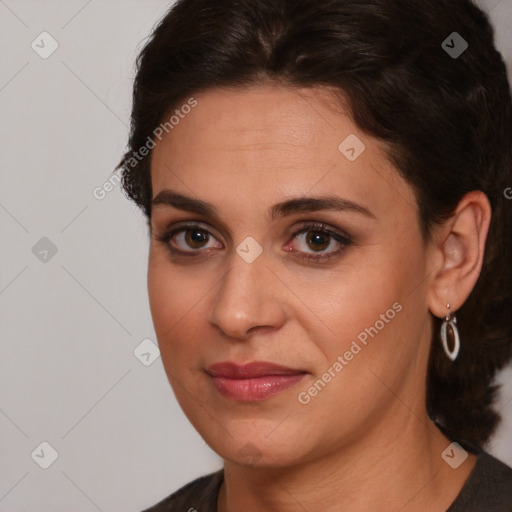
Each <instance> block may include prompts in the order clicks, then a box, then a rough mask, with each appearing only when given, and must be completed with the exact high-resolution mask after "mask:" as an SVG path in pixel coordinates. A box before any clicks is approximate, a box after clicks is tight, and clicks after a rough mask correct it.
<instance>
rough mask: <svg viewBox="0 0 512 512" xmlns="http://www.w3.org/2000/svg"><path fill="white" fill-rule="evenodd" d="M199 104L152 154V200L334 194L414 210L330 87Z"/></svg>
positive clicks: (206, 97)
mask: <svg viewBox="0 0 512 512" xmlns="http://www.w3.org/2000/svg"><path fill="white" fill-rule="evenodd" d="M194 98H195V100H196V101H197V106H195V107H194V108H193V109H191V111H190V112H189V113H188V114H186V115H183V116H182V119H180V122H179V123H178V124H177V125H176V126H175V127H174V128H173V129H172V130H171V131H169V133H167V134H164V136H163V138H162V141H161V142H157V145H156V147H155V149H154V150H153V156H152V169H151V173H152V184H153V197H154V196H155V195H157V194H158V193H159V191H161V190H162V189H165V188H172V189H173V190H178V191H180V192H182V193H184V194H186V195H191V192H192V191H193V193H194V195H196V196H198V197H209V198H211V199H212V201H214V200H215V196H216V197H217V198H218V200H219V202H224V203H225V204H226V203H229V202H233V201H235V200H236V198H237V197H239V198H245V201H246V202H247V199H248V198H250V199H251V202H252V203H258V205H259V206H261V205H262V204H263V203H268V204H270V203H271V202H272V201H273V202H277V201H278V200H279V199H282V197H283V195H286V196H299V195H302V196H304V195H308V194H313V193H314V194H325V193H330V194H331V193H333V192H334V193H336V192H339V194H340V195H343V196H350V197H349V198H350V199H353V200H357V199H359V200H362V199H364V197H368V198H370V200H371V202H372V203H373V204H374V207H376V208H381V209H383V210H385V209H386V208H389V205H390V202H393V203H395V204H396V203H397V199H400V202H402V203H403V202H404V201H405V203H406V205H404V206H407V207H408V209H409V210H410V209H411V207H413V205H414V203H415V201H414V195H413V193H412V190H411V188H410V187H409V186H408V184H406V183H405V182H404V181H403V180H402V179H401V177H400V176H399V174H398V172H397V171H396V169H394V167H393V166H392V165H391V163H390V162H389V160H388V158H387V156H386V153H385V148H384V146H383V145H382V143H380V142H379V141H378V140H377V139H375V138H373V137H371V136H369V135H368V134H366V133H364V132H362V131H361V130H360V129H359V128H358V127H357V125H355V123H354V122H353V121H352V119H351V117H350V111H349V109H348V108H347V107H346V102H344V101H343V97H342V96H341V95H339V94H338V95H337V96H336V95H335V94H334V92H333V90H331V89H328V88H325V87H314V88H291V87H282V86H281V87H278V86H270V85H268V86H252V87H249V88H245V89H214V90H209V91H205V92H203V93H201V94H197V95H194ZM235 190H237V191H238V194H236V195H235V194H233V192H234V191H235ZM212 194H213V196H212Z"/></svg>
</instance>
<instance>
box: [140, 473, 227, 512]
mask: <svg viewBox="0 0 512 512" xmlns="http://www.w3.org/2000/svg"><path fill="white" fill-rule="evenodd" d="M223 480H224V470H223V469H220V470H219V471H216V472H215V473H210V474H209V475H205V476H201V477H199V478H196V479H195V480H193V481H192V482H189V483H188V484H186V485H184V486H183V487H181V488H180V489H178V490H177V491H175V492H173V493H172V494H171V495H170V496H167V498H165V499H163V500H162V501H160V502H158V503H157V504H156V505H153V506H152V507H150V508H148V509H145V510H143V511H142V512H173V511H179V512H198V511H201V512H216V511H217V496H218V494H219V489H220V486H221V484H222V482H223Z"/></svg>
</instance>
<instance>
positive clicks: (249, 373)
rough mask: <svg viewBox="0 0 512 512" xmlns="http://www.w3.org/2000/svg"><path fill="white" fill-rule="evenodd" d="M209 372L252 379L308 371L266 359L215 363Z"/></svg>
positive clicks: (216, 375)
mask: <svg viewBox="0 0 512 512" xmlns="http://www.w3.org/2000/svg"><path fill="white" fill-rule="evenodd" d="M207 372H208V373H209V374H210V375H211V376H212V377H226V378H228V379H250V378H254V377H263V376H265V375H297V374H300V373H306V372H304V371H303V370H295V369H293V368H288V367H287V366H281V365H279V364H274V363H267V362H266V361H252V362H250V363H246V364H242V365H240V364H236V363H233V362H231V361H224V362H221V363H215V364H212V365H211V366H209V367H208V369H207Z"/></svg>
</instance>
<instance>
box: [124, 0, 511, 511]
mask: <svg viewBox="0 0 512 512" xmlns="http://www.w3.org/2000/svg"><path fill="white" fill-rule="evenodd" d="M133 100H134V103H133V112H132V131H131V136H130V144H129V146H130V147H129V150H128V151H127V153H126V154H125V156H124V158H123V160H122V162H121V164H120V167H122V173H123V186H124V190H125V192H126V193H127V195H128V196H129V197H130V198H131V199H132V200H134V201H135V202H136V204H138V205H139V206H140V207H141V208H142V210H143V211H144V213H145V215H146V217H147V221H148V226H149V230H150V233H151V243H150V256H149V268H148V290H149V299H150V305H151V312H152V316H153V322H154V326H155V331H156V335H157V338H158V343H159V346H160V351H161V356H162V360H163V364H164V368H165V371H166V373H167V375H168V378H169V382H170V384H171V386H172V388H173V390H174V392H175V395H176V397H177V400H178V402H179V404H180V406H181V407H182V409H183V411H184V413H185V414H186V416H187V417H188V419H189V420H190V422H191V423H192V424H193V425H194V427H195V428H196V429H197V431H198V432H199V434H200V435H201V436H202V437H203V438H204V440H205V441H206V442H207V443H208V444H209V446H210V447H211V448H212V449H213V450H214V451H215V452H217V453H218V454H219V455H220V456H221V457H222V458H223V459H224V468H223V470H221V471H218V472H216V473H213V474H211V475H206V476H205V477H202V478H200V479H197V480H195V481H194V482H191V483H190V484H188V485H187V486H184V487H183V488H181V489H180V490H178V491H177V492H175V493H174V494H172V495H171V496H169V497H168V498H166V499H165V500H163V501H162V502H160V503H159V504H157V505H155V506H154V507H152V508H150V509H148V510H149V511H151V512H157V511H164V510H165V511H168V510H189V511H192V510H198V511H214V510H218V511H219V512H232V511H267V512H269V511H280V512H283V511H284V512H287V511H302V510H307V511H310V512H312V511H320V510H322V511H339V510H350V511H351V512H357V511H363V510H364V511H367V510H375V511H398V510H400V511H403V512H405V511H418V510H428V511H444V510H450V511H452V512H459V511H469V510H471V511H473V510H478V511H481V510H486V511H504V510H512V470H511V469H510V468H509V467H508V466H506V465H505V464H503V463H501V462H499V461H498V460H497V459H495V458H493V457H492V456H490V455H489V454H488V453H486V452H485V443H486V441H487V440H488V439H489V437H490V435H491V434H492V432H493V431H494V429H495V428H496V425H497V423H498V420H499V416H498V414H497V413H496V412H495V411H493V409H492V407H491V406H492V402H493V399H494V397H495V392H496V389H495V387H493V385H492V379H493V377H494V375H495V373H496V371H497V370H498V369H500V368H501V367H503V366H504V365H505V364H506V363H507V362H508V361H509V360H510V356H511V340H512V332H511V330H512V329H511V324H510V321H509V318H510V315H511V313H512V297H511V290H512V271H511V268H510V265H507V263H509V262H510V261H512V257H511V252H512V251H511V238H510V236H507V235H509V234H510V226H511V225H512V204H511V203H510V201H508V200H507V197H506V193H505V192H504V191H505V190H507V187H510V186H511V184H512V154H511V141H512V108H511V98H510V89H509V84H508V82H507V77H506V71H505V66H504V64H503V61H502V59H501V56H500V54H499V53H498V52H497V51H496V50H495V48H494V46H493V34H492V29H491V27H490V25H489V23H488V20H487V18H486V16H485V15H484V14H483V13H482V12H481V11H480V10H479V9H478V8H477V7H475V6H474V5H473V4H472V3H470V1H469V0H455V1H454V0H436V1H433V2H429V3H428V5H426V4H425V2H424V0H371V1H368V0H365V1H363V0H324V1H319V0H257V1H256V0H220V1H215V2H212V1H211V0H181V1H178V3H177V4H176V5H175V6H174V7H173V8H172V9H171V10H170V12H169V13H168V14H167V15H166V16H165V17H164V18H163V19H162V21H161V22H160V24H159V25H158V27H157V28H156V29H155V31H154V33H153V34H152V37H151V38H150V40H149V42H148V43H147V44H146V46H145V48H144V49H143V51H142V53H141V55H140V57H139V60H138V71H137V77H136V80H135V87H134V96H133Z"/></svg>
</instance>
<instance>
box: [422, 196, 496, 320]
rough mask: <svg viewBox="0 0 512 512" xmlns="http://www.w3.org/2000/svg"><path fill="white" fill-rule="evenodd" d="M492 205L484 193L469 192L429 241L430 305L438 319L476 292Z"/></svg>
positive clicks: (457, 307) (428, 300)
mask: <svg viewBox="0 0 512 512" xmlns="http://www.w3.org/2000/svg"><path fill="white" fill-rule="evenodd" d="M491 214H492V211H491V205H490V203H489V200H488V198H487V196H486V195H485V194H484V193H483V192H481V191H472V192H468V193H467V194H466V195H465V196H464V197H463V198H462V199H461V201H460V202H459V204H458V205H457V208H456V210H455V212H454V214H453V215H452V216H451V217H450V218H449V219H448V220H447V221H446V222H445V223H443V224H442V225H441V226H439V227H438V228H437V229H436V232H435V233H434V235H433V237H432V242H430V244H431V246H430V252H431V258H430V263H431V278H430V286H429V290H428V294H427V304H428V307H429V309H430V311H431V313H432V314H433V315H435V316H437V317H439V318H442V317H444V316H445V315H446V312H447V307H446V305H447V304H448V303H449V304H450V311H451V312H452V313H454V312H455V311H457V310H458V309H460V307H461V306H462V305H463V304H464V302H465V301H466V299H467V298H468V296H469V294H470V293H471V291H472V290H473V288H474V286H475V284H476V282H477V280H478V276H479V275H480V270H481V268H482V263H483V259H484V250H485V241H486V240H487V233H488V231H489V224H490V222H491Z"/></svg>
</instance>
